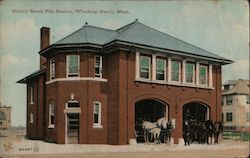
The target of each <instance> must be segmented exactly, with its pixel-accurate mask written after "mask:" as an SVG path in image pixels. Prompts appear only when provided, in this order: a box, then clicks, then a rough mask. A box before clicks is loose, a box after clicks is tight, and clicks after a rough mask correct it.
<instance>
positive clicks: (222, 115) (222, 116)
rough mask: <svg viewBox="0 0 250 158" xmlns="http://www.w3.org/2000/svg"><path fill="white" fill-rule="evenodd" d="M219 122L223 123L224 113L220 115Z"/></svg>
mask: <svg viewBox="0 0 250 158" xmlns="http://www.w3.org/2000/svg"><path fill="white" fill-rule="evenodd" d="M221 121H222V122H223V121H224V113H221Z"/></svg>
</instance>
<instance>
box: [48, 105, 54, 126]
mask: <svg viewBox="0 0 250 158" xmlns="http://www.w3.org/2000/svg"><path fill="white" fill-rule="evenodd" d="M54 124H55V104H54V103H53V102H52V103H50V104H49V126H50V127H54Z"/></svg>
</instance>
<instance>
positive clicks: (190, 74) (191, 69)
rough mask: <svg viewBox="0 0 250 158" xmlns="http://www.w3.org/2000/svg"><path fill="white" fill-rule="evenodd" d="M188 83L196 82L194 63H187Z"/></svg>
mask: <svg viewBox="0 0 250 158" xmlns="http://www.w3.org/2000/svg"><path fill="white" fill-rule="evenodd" d="M185 73H186V83H194V64H191V63H187V64H186V72H185Z"/></svg>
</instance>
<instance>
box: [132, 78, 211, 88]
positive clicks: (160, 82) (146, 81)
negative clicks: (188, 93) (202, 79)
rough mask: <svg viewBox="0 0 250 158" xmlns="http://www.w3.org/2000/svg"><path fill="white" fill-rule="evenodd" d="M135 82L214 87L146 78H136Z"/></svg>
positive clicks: (204, 86)
mask: <svg viewBox="0 0 250 158" xmlns="http://www.w3.org/2000/svg"><path fill="white" fill-rule="evenodd" d="M135 82H145V83H151V84H153V83H155V84H163V85H173V86H181V87H191V88H202V89H214V88H213V87H209V86H207V85H195V84H187V83H181V82H175V81H170V82H166V81H159V80H149V79H148V80H146V79H140V78H139V79H135Z"/></svg>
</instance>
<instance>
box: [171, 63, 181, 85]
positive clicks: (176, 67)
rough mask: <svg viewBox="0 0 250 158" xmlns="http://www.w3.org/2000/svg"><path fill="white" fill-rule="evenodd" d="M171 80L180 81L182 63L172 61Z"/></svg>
mask: <svg viewBox="0 0 250 158" xmlns="http://www.w3.org/2000/svg"><path fill="white" fill-rule="evenodd" d="M171 67H172V68H171V70H172V72H171V80H172V81H179V73H180V72H179V71H180V63H179V62H176V61H172V63H171Z"/></svg>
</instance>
